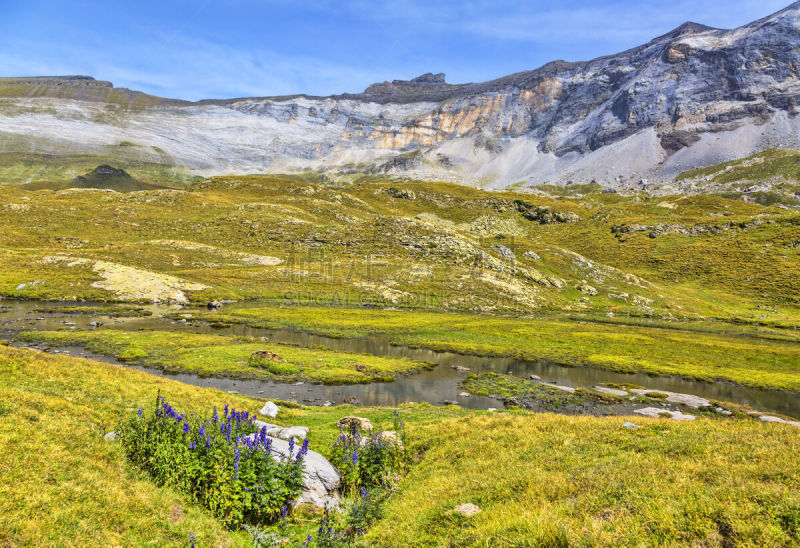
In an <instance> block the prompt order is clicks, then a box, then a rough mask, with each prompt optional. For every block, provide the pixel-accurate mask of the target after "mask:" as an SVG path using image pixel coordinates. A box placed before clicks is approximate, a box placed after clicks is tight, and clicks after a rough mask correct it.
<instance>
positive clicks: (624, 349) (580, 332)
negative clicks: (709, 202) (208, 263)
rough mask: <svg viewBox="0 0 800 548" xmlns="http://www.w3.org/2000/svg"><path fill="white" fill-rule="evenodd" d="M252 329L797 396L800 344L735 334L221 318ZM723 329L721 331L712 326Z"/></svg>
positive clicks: (491, 322)
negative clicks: (379, 339)
mask: <svg viewBox="0 0 800 548" xmlns="http://www.w3.org/2000/svg"><path fill="white" fill-rule="evenodd" d="M222 317H224V318H228V319H231V320H238V321H241V322H245V323H247V324H250V325H259V326H264V327H273V328H288V329H296V330H305V331H312V332H316V333H320V334H325V335H331V336H339V337H363V336H365V335H368V334H370V333H383V334H385V335H386V336H387V337H388V338H389V340H390V341H391V342H393V343H396V344H406V345H410V346H418V347H425V348H431V349H435V350H448V351H453V352H461V353H467V354H479V355H490V356H491V355H496V356H513V357H517V358H521V359H530V360H535V359H539V358H546V359H550V360H553V361H557V362H560V363H565V364H568V365H576V366H578V365H580V366H589V367H598V368H602V369H608V370H612V371H620V372H645V373H653V374H657V375H680V376H684V377H687V378H694V379H702V380H726V381H731V382H735V383H740V384H744V385H749V386H757V387H762V388H775V389H783V390H793V391H800V344H798V341H797V340H796V339H795V338H794V337H791V333H793V332H787V333H789V335H787V339H783V340H772V339H769V338H763V339H762V338H759V337H758V334H759V332H758V331H756V330H754V329H751V330H749V331H747V330H746V328H745V327H744V326H738V332H736V333H747V334H748V335H750V336H741V335H740V334H736V333H734V334H728V333H725V332H713V331H711V325H710V324H703V328H704V330H692V329H691V325H687V326H686V329H685V330H681V329H678V327H680V326H681V324H675V326H674V327H675V328H663V327H646V326H643V325H626V324H622V323H616V324H606V323H597V322H581V321H576V320H575V319H564V318H559V317H558V316H554V317H526V318H513V317H498V316H494V317H489V316H480V315H474V314H455V313H446V314H445V313H434V312H429V311H409V310H368V309H355V308H350V309H336V311H335V313H333V312H332V310H331V309H329V308H324V307H303V306H297V307H287V306H283V307H276V306H259V307H250V308H240V309H232V310H230V311H229V312H227V313H224V314H223V315H222ZM717 329H720V330H722V329H724V326H717Z"/></svg>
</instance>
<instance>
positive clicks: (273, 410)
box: [258, 401, 279, 417]
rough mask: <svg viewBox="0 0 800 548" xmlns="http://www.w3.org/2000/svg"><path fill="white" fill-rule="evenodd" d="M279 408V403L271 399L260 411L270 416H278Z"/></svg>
mask: <svg viewBox="0 0 800 548" xmlns="http://www.w3.org/2000/svg"><path fill="white" fill-rule="evenodd" d="M278 410H279V409H278V406H277V405H275V404H274V403H272V402H271V401H268V402H267V403H265V404H264V407H262V408H261V409H260V410H259V411H258V412H259V413H260V414H261V415H266V416H268V417H277V416H278Z"/></svg>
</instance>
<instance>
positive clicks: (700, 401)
mask: <svg viewBox="0 0 800 548" xmlns="http://www.w3.org/2000/svg"><path fill="white" fill-rule="evenodd" d="M631 392H633V393H634V394H638V395H640V396H644V395H645V394H650V393H657V394H664V395H665V396H667V397H666V398H665V400H666V401H668V402H669V403H675V404H680V405H687V406H689V407H693V408H695V409H697V408H699V407H707V406H710V405H711V402H710V401H708V400H707V399H705V398H701V397H700V396H693V395H691V394H680V393H678V392H666V391H664V390H647V389H646V388H645V389H640V388H634V389H632V390H631Z"/></svg>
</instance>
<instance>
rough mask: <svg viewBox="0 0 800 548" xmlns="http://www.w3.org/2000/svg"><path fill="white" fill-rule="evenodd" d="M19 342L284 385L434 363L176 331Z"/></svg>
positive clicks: (393, 372)
mask: <svg viewBox="0 0 800 548" xmlns="http://www.w3.org/2000/svg"><path fill="white" fill-rule="evenodd" d="M19 339H21V340H24V341H27V342H35V343H47V344H52V345H81V346H85V347H86V348H87V349H88V350H90V351H92V352H97V353H99V354H104V355H107V356H114V357H117V358H118V359H119V360H121V361H126V362H131V363H138V364H141V365H145V366H148V367H156V368H159V369H163V370H165V371H170V372H185V373H195V374H197V375H201V376H226V377H238V378H250V379H267V380H279V381H284V382H288V381H297V380H307V381H312V382H318V383H325V384H358V383H369V382H391V381H393V380H394V378H395V376H398V375H409V374H412V373H416V372H419V371H421V370H423V369H425V368H428V367H430V364H427V363H422V362H415V361H412V360H408V359H405V358H387V357H380V356H372V355H368V354H349V353H345V352H333V351H330V350H327V349H314V348H300V347H296V346H290V345H283V344H275V343H268V342H263V341H259V340H257V339H255V338H253V337H228V336H223V335H199V334H195V333H185V332H173V331H132V332H130V331H121V330H113V329H106V330H92V331H41V332H27V333H22V334H20V335H19ZM262 351H266V352H273V353H275V354H276V355H277V356H278V359H277V360H274V361H265V362H261V361H258V360H254V359H252V356H253V354H254V353H256V352H262Z"/></svg>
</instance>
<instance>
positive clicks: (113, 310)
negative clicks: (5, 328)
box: [33, 304, 153, 318]
mask: <svg viewBox="0 0 800 548" xmlns="http://www.w3.org/2000/svg"><path fill="white" fill-rule="evenodd" d="M33 311H34V312H39V313H41V314H86V315H92V316H110V317H112V318H142V317H147V316H152V315H153V313H152V312H151V311H149V310H147V309H145V308H142V307H141V306H125V305H114V304H109V305H102V306H94V305H85V306H58V307H47V306H39V307H36V308H34V309H33Z"/></svg>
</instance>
